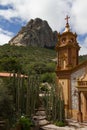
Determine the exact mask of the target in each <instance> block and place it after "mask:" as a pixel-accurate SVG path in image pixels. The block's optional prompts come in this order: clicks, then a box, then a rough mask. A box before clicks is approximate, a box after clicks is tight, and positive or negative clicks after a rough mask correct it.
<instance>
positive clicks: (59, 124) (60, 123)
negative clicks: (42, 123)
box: [54, 121, 66, 127]
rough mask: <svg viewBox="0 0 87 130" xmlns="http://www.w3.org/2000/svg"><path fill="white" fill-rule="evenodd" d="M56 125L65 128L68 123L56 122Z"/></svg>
mask: <svg viewBox="0 0 87 130" xmlns="http://www.w3.org/2000/svg"><path fill="white" fill-rule="evenodd" d="M54 124H55V125H56V126H60V127H64V126H65V125H66V123H65V122H62V121H55V122H54Z"/></svg>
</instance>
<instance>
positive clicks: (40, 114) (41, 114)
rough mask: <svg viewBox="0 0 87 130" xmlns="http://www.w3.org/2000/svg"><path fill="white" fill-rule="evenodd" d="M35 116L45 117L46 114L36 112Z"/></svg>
mask: <svg viewBox="0 0 87 130" xmlns="http://www.w3.org/2000/svg"><path fill="white" fill-rule="evenodd" d="M36 116H46V112H45V111H37V112H36Z"/></svg>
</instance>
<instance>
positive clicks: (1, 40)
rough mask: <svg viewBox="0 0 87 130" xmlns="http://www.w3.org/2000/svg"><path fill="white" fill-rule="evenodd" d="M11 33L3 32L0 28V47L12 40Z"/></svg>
mask: <svg viewBox="0 0 87 130" xmlns="http://www.w3.org/2000/svg"><path fill="white" fill-rule="evenodd" d="M12 36H13V33H11V32H8V31H5V30H3V29H1V28H0V45H3V44H5V43H8V41H9V40H10V39H11V38H12Z"/></svg>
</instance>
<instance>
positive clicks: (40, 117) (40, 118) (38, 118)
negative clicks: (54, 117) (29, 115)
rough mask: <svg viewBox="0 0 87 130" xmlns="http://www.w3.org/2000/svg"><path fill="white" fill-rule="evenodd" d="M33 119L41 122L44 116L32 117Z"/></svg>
mask: <svg viewBox="0 0 87 130" xmlns="http://www.w3.org/2000/svg"><path fill="white" fill-rule="evenodd" d="M33 119H37V120H43V119H46V116H33Z"/></svg>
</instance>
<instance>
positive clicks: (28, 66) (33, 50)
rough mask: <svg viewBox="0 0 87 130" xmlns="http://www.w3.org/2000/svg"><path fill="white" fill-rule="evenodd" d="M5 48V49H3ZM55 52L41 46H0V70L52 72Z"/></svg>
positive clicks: (28, 72)
mask: <svg viewBox="0 0 87 130" xmlns="http://www.w3.org/2000/svg"><path fill="white" fill-rule="evenodd" d="M3 50H5V51H3ZM55 57H56V52H55V51H54V50H52V49H46V48H41V47H31V46H29V47H23V46H10V45H9V44H6V45H3V46H0V71H10V72H12V71H13V70H14V71H15V72H21V73H27V74H30V73H32V72H33V73H38V74H39V73H45V72H53V71H54V69H55V63H54V62H53V61H52V59H54V58H55Z"/></svg>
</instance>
